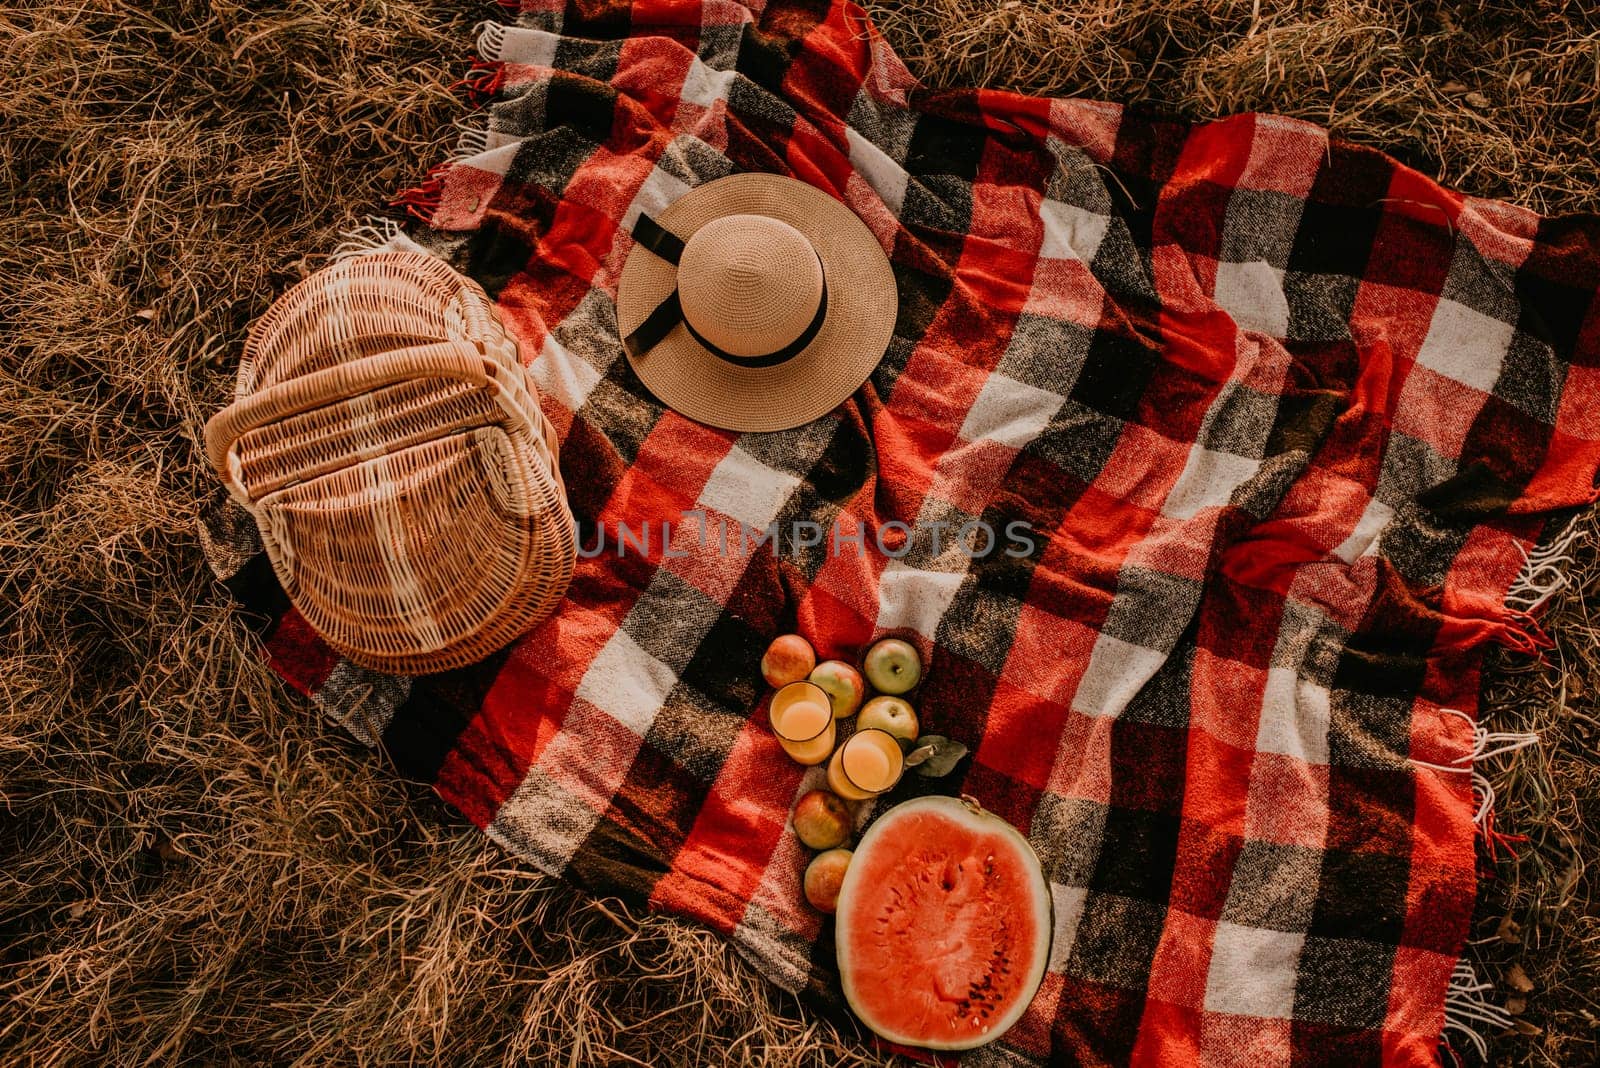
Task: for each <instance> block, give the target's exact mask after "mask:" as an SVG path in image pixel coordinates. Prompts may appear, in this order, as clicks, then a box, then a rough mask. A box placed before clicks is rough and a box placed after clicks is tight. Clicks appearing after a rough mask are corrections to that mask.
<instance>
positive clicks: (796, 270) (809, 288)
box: [678, 215, 822, 357]
mask: <svg viewBox="0 0 1600 1068" xmlns="http://www.w3.org/2000/svg"><path fill="white" fill-rule="evenodd" d="M678 300H679V303H680V305H681V306H682V308H683V317H684V319H686V320H687V321H688V323H689V325H690V326H692V327H693V328H694V330H695V332H696V333H697V334H699V335H700V336H701V337H703V338H705V340H706V341H708V342H710V343H711V344H713V345H715V346H716V347H717V348H719V349H721V350H722V351H724V352H726V353H727V354H728V355H730V356H739V357H757V356H765V355H767V354H768V353H772V352H776V351H778V350H780V349H782V348H783V347H784V346H786V345H788V344H790V343H791V342H793V341H794V340H795V339H796V338H798V337H799V336H800V335H801V334H802V333H804V332H805V330H806V328H807V327H808V326H810V325H811V321H812V320H813V319H815V318H816V315H817V309H818V307H820V306H821V303H822V262H821V261H820V260H819V259H818V258H817V252H816V249H814V248H813V247H812V245H811V242H810V241H808V240H806V237H805V235H804V234H802V233H801V232H800V231H799V230H797V229H795V228H794V227H793V226H790V225H789V224H788V223H786V222H783V221H781V220H779V219H774V218H771V217H770V216H766V215H726V216H723V217H722V218H720V219H713V220H712V221H711V222H708V223H706V224H705V225H704V226H702V227H701V228H700V229H699V230H696V231H695V232H694V234H693V235H692V236H691V237H690V238H689V239H688V241H686V242H685V243H684V249H683V255H682V256H681V257H680V258H679V260H678Z"/></svg>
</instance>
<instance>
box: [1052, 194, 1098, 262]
mask: <svg viewBox="0 0 1600 1068" xmlns="http://www.w3.org/2000/svg"><path fill="white" fill-rule="evenodd" d="M1039 220H1040V221H1041V222H1042V223H1044V238H1043V240H1041V241H1040V243H1039V255H1040V256H1042V257H1044V258H1045V259H1050V260H1081V261H1083V262H1084V263H1088V262H1089V261H1090V260H1092V259H1094V254H1095V253H1096V252H1098V251H1100V242H1102V241H1104V240H1105V237H1106V230H1107V229H1108V228H1109V227H1110V226H1111V219H1110V217H1109V216H1105V215H1099V214H1096V213H1095V212H1092V211H1088V210H1087V209H1084V208H1080V207H1078V206H1077V205H1076V204H1066V203H1063V202H1061V201H1059V200H1048V199H1046V200H1044V201H1041V202H1040V204H1039Z"/></svg>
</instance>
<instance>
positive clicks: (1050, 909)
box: [834, 795, 1055, 1051]
mask: <svg viewBox="0 0 1600 1068" xmlns="http://www.w3.org/2000/svg"><path fill="white" fill-rule="evenodd" d="M930 809H931V810H934V811H937V812H938V813H940V814H941V815H945V816H949V817H950V818H952V819H955V820H958V821H963V822H967V823H969V824H970V823H971V822H972V821H974V820H979V821H981V823H980V824H978V825H977V826H980V827H981V828H982V830H984V831H986V832H996V831H1003V832H1004V833H1003V834H1002V835H1001V837H1002V838H1005V839H1007V840H1009V841H1011V842H1014V843H1015V844H1016V845H1017V846H1018V848H1019V852H1020V853H1021V855H1022V856H1023V857H1024V858H1025V860H1026V861H1027V862H1028V863H1026V864H1025V867H1026V868H1027V870H1028V871H1030V872H1031V873H1032V874H1033V877H1034V883H1035V887H1034V889H1035V893H1036V899H1037V900H1038V901H1041V902H1043V905H1044V908H1043V910H1042V913H1041V914H1040V915H1039V917H1038V918H1039V921H1040V923H1039V932H1038V937H1037V940H1036V942H1037V945H1036V949H1037V953H1036V955H1035V960H1034V963H1033V967H1032V968H1030V969H1029V974H1028V976H1027V977H1026V978H1025V979H1024V980H1022V981H1021V982H1020V983H1019V984H1018V986H1017V990H1018V998H1017V1001H1016V1004H1015V1005H1014V1006H1013V1007H1012V1009H1011V1011H1010V1012H1009V1013H1007V1015H1006V1016H1004V1017H1001V1018H1000V1019H998V1020H997V1021H996V1023H995V1025H994V1026H993V1027H991V1028H990V1029H989V1030H988V1031H987V1032H985V1033H984V1034H982V1035H977V1036H974V1037H973V1038H972V1040H971V1041H961V1042H930V1041H928V1040H926V1039H922V1038H919V1037H917V1036H915V1035H905V1034H897V1033H894V1032H893V1031H892V1030H890V1029H888V1028H884V1027H881V1026H879V1025H878V1023H877V1021H875V1020H874V1019H873V1014H872V1012H871V1011H870V1010H867V1011H864V1008H863V1006H864V1003H863V1000H862V998H861V996H860V992H859V991H857V990H856V989H855V988H854V986H853V984H852V983H851V978H850V972H849V967H848V959H849V950H848V941H849V935H850V927H849V925H848V920H849V918H850V916H851V915H852V913H853V910H852V909H851V908H850V901H851V898H852V897H853V896H854V892H855V886H856V882H857V881H858V880H856V879H854V878H853V876H856V875H857V874H859V873H860V872H862V871H864V870H865V869H866V865H865V864H855V863H852V864H851V865H850V867H849V868H848V869H846V871H845V876H844V881H843V883H842V885H841V886H840V888H839V905H838V909H837V911H836V923H835V926H834V947H835V952H836V957H837V959H838V961H839V982H840V986H841V987H842V988H843V992H844V998H845V1001H846V1002H847V1003H848V1004H849V1006H850V1009H851V1011H852V1012H854V1013H855V1014H856V1017H857V1018H858V1019H859V1020H861V1022H862V1023H864V1024H865V1025H866V1026H867V1027H868V1028H869V1029H871V1030H872V1032H873V1033H874V1034H876V1035H877V1036H878V1037H879V1038H882V1039H884V1040H886V1041H889V1042H893V1043H895V1044H897V1045H901V1046H909V1047H915V1048H919V1049H928V1050H940V1051H959V1050H968V1049H976V1048H978V1047H979V1046H986V1045H988V1044H989V1043H991V1042H993V1041H995V1040H996V1039H998V1038H1000V1037H1001V1036H1002V1035H1004V1034H1005V1033H1006V1032H1007V1031H1009V1030H1010V1029H1011V1028H1012V1027H1014V1026H1016V1024H1017V1022H1018V1021H1020V1020H1021V1019H1022V1017H1023V1016H1024V1015H1025V1014H1026V1013H1027V1011H1028V1006H1029V1005H1030V1004H1032V1003H1033V999H1034V997H1035V996H1036V995H1037V994H1038V992H1039V987H1040V985H1041V984H1042V983H1043V982H1044V975H1045V971H1046V970H1047V969H1048V967H1049V964H1050V952H1051V941H1052V938H1053V935H1054V930H1055V900H1054V897H1053V895H1052V894H1051V893H1050V884H1049V881H1048V880H1047V879H1046V878H1045V876H1044V868H1043V865H1041V864H1040V862H1039V854H1038V853H1037V852H1036V851H1035V850H1034V848H1033V844H1032V843H1031V842H1029V841H1028V839H1027V836H1026V835H1024V834H1023V833H1022V832H1021V831H1019V830H1017V829H1016V828H1015V827H1013V826H1012V825H1011V824H1009V823H1007V822H1006V821H1005V820H1003V819H1001V818H1000V817H999V816H996V815H995V814H994V813H992V812H989V811H988V810H986V809H984V808H982V807H981V806H980V805H978V804H977V803H976V802H975V801H972V800H970V799H967V798H956V797H946V796H943V795H936V796H930V797H918V798H914V799H913V800H910V801H905V802H902V803H901V804H898V805H896V806H895V807H894V808H892V809H890V810H889V811H888V812H885V813H884V814H883V815H882V816H880V817H878V819H877V820H876V821H874V822H873V824H872V826H871V827H869V828H867V833H866V834H864V835H862V837H861V841H860V842H858V843H857V845H856V848H855V854H856V856H857V857H858V858H859V857H861V856H864V855H867V854H868V852H869V851H870V850H871V849H872V847H873V844H874V843H875V842H876V841H877V840H878V839H879V838H881V837H883V835H884V834H885V833H887V832H886V829H892V828H893V825H894V823H895V821H896V819H897V818H899V817H904V816H906V815H910V814H914V813H916V812H918V811H922V810H930Z"/></svg>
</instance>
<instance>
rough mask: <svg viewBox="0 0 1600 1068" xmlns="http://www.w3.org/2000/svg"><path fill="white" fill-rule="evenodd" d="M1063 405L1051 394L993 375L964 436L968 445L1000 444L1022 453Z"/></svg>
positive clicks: (985, 384)
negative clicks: (984, 442) (972, 442)
mask: <svg viewBox="0 0 1600 1068" xmlns="http://www.w3.org/2000/svg"><path fill="white" fill-rule="evenodd" d="M1063 403H1065V402H1064V401H1063V399H1062V398H1061V397H1058V396H1057V395H1056V394H1054V393H1051V392H1050V391H1049V390H1044V389H1039V388H1037V387H1035V386H1030V385H1028V384H1027V383H1026V382H1018V381H1017V380H1016V379H1014V378H1007V377H1006V376H1005V375H1002V374H990V375H989V377H988V378H986V379H984V382H983V389H982V390H980V391H979V392H978V399H977V400H975V401H973V402H972V407H971V408H969V409H968V410H967V418H966V421H965V422H963V423H962V424H961V436H962V437H963V438H965V439H966V440H967V441H998V442H999V443H1000V444H1002V445H1005V446H1008V447H1009V448H1013V449H1020V448H1022V447H1023V446H1024V445H1026V444H1028V442H1030V441H1032V440H1033V439H1034V438H1036V437H1038V436H1039V435H1040V434H1041V433H1043V432H1044V428H1045V427H1047V426H1049V425H1050V420H1051V419H1052V418H1053V417H1054V416H1055V414H1056V412H1058V411H1060V410H1061V405H1062V404H1063Z"/></svg>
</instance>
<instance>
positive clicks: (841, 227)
mask: <svg viewBox="0 0 1600 1068" xmlns="http://www.w3.org/2000/svg"><path fill="white" fill-rule="evenodd" d="M633 237H634V239H635V241H636V242H637V243H636V244H635V245H634V248H633V250H632V251H631V252H629V253H628V259H627V262H626V263H625V264H624V265H623V268H622V277H621V279H620V280H619V282H618V283H617V327H618V331H619V333H620V334H621V335H622V339H623V346H624V348H625V349H626V350H627V354H628V361H629V362H630V363H631V364H632V365H633V369H634V371H636V372H637V373H638V375H639V378H640V380H641V381H643V382H644V384H645V385H646V386H647V387H649V389H650V391H651V392H652V393H654V394H655V395H656V397H657V398H659V399H660V400H661V402H662V403H663V404H666V405H667V406H668V407H670V408H673V409H675V410H676V411H678V412H679V413H681V414H683V415H685V416H688V417H689V418H690V419H693V420H696V421H697V422H701V423H706V424H709V425H710V426H715V427H721V428H723V429H725V430H745V431H750V430H754V431H762V430H786V429H788V428H790V427H795V426H800V425H801V424H802V423H809V422H810V421H811V420H813V419H816V418H817V417H818V416H821V415H824V414H826V413H827V412H830V411H832V410H833V409H834V408H836V407H838V406H839V405H840V404H841V403H843V402H844V401H845V399H846V398H848V397H849V396H850V394H852V393H854V392H855V391H856V389H857V388H858V387H860V385H861V383H862V382H864V381H866V379H867V376H868V375H870V374H871V373H872V369H873V368H874V367H876V366H877V364H878V361H879V360H880V359H881V358H882V357H883V352H884V349H886V348H887V347H888V345H889V338H890V336H891V335H892V334H893V332H894V322H895V313H896V307H897V299H896V293H895V284H894V272H893V271H891V270H890V268H889V259H888V257H887V256H885V255H884V253H883V248H882V247H881V246H880V245H879V244H878V241H877V238H875V237H873V236H872V231H870V230H868V229H867V227H866V225H865V224H864V223H862V221H861V220H860V219H858V218H856V216H855V214H854V213H853V212H851V210H850V209H849V208H847V207H845V206H844V205H843V204H841V203H840V202H839V201H837V200H835V199H833V197H831V196H829V195H828V194H827V193H824V192H823V191H822V190H820V189H816V188H813V187H812V186H809V185H806V184H805V183H804V182H800V181H796V180H795V179H793V178H784V177H782V176H780V175H775V174H735V175H731V176H729V177H727V178H720V179H718V180H716V181H714V182H708V183H706V184H705V185H702V186H699V187H697V188H695V189H693V190H690V191H689V192H688V193H685V194H684V195H683V196H681V197H679V198H678V199H677V200H675V201H673V202H672V203H671V204H670V205H668V206H667V207H666V209H665V210H663V211H661V212H660V213H659V214H657V215H656V216H655V217H654V218H652V217H650V216H647V215H643V214H641V215H640V216H639V221H638V222H637V223H635V224H634V228H633Z"/></svg>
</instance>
